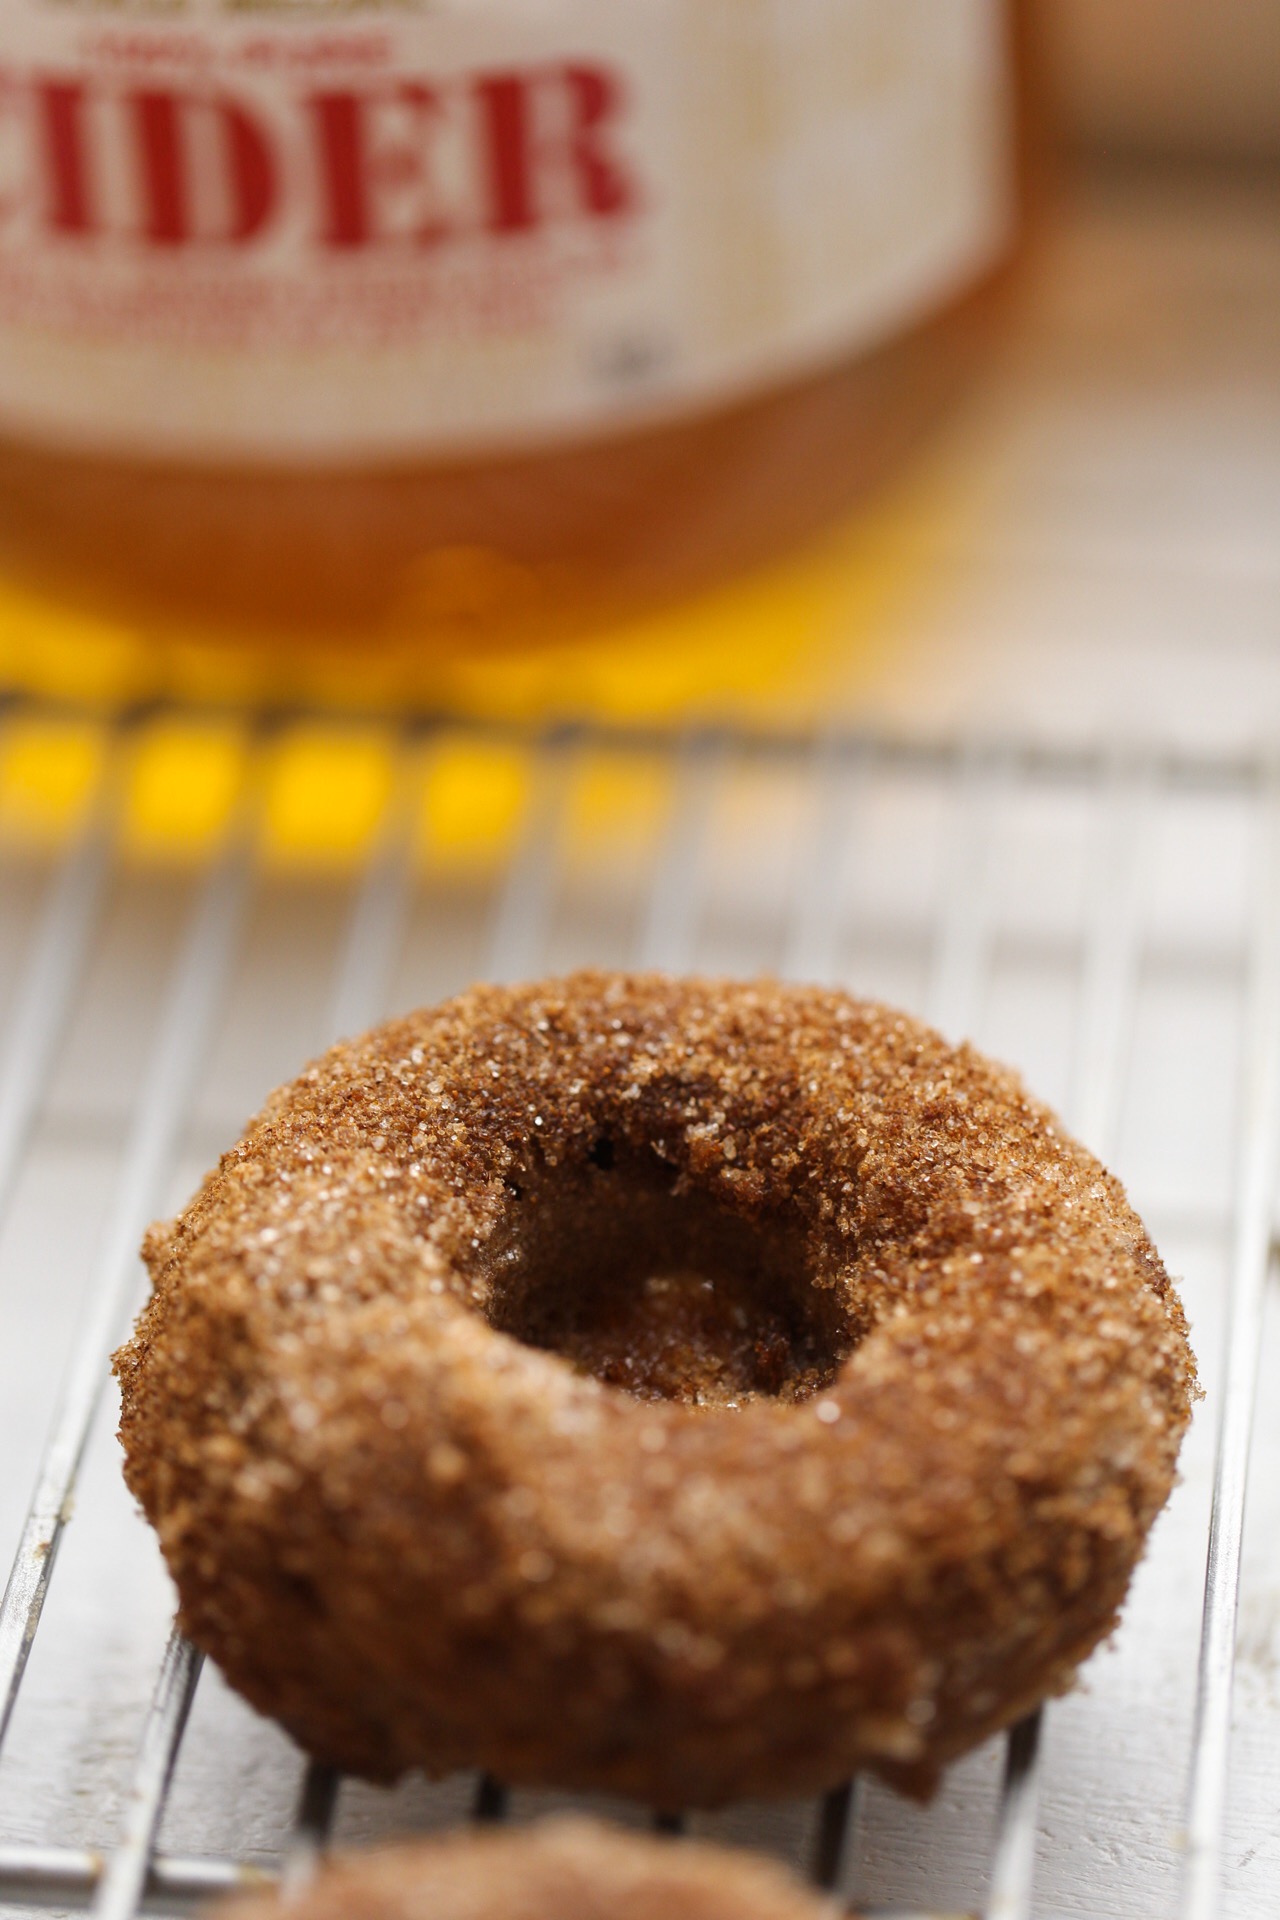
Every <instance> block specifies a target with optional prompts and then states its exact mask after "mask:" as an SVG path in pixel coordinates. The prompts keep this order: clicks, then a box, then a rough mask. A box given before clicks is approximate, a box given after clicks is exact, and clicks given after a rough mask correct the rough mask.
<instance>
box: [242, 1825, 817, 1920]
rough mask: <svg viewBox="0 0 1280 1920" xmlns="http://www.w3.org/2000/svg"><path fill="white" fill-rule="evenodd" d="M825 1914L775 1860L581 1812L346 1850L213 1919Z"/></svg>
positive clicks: (647, 1918) (797, 1918)
mask: <svg viewBox="0 0 1280 1920" xmlns="http://www.w3.org/2000/svg"><path fill="white" fill-rule="evenodd" d="M283 1913H287V1914H288V1915H289V1916H291V1920H293V1917H294V1916H296V1920H837V1915H839V1914H842V1913H843V1909H842V1908H838V1907H837V1905H836V1903H835V1901H833V1900H828V1899H822V1898H820V1897H819V1896H818V1895H816V1894H814V1893H811V1892H810V1891H809V1889H808V1888H806V1887H803V1886H801V1885H800V1883H799V1882H798V1881H797V1880H795V1879H794V1878H793V1877H792V1875H791V1874H789V1873H787V1872H786V1871H785V1870H784V1869H783V1868H782V1867H781V1866H779V1865H778V1864H777V1863H776V1862H775V1861H772V1860H765V1859H761V1858H757V1857H754V1856H752V1855H750V1854H746V1853H741V1852H738V1851H736V1850H735V1851H731V1850H730V1849H728V1848H725V1847H713V1846H708V1845H706V1844H705V1843H703V1842H701V1841H693V1840H680V1841H672V1840H659V1839H654V1838H650V1837H648V1836H644V1835H640V1834H635V1833H624V1832H621V1831H619V1830H618V1829H616V1828H610V1827H603V1826H597V1825H595V1824H594V1823H592V1822H590V1821H586V1820H563V1819H561V1820H548V1821H545V1822H543V1823H542V1824H541V1825H539V1826H536V1827H532V1828H530V1827H526V1828H523V1829H520V1828H506V1829H499V1830H496V1831H495V1830H494V1829H492V1828H490V1829H488V1830H484V1829H479V1830H477V1829H472V1830H471V1831H470V1832H461V1833H453V1834H450V1835H448V1836H447V1837H446V1838H444V1839H437V1840H426V1841H419V1842H417V1843H416V1844H413V1845H406V1846H397V1847H392V1848H388V1849H386V1850H385V1851H381V1850H380V1851H378V1852H376V1853H367V1854H364V1855H360V1854H351V1855H348V1856H347V1857H346V1858H341V1857H339V1858H338V1859H337V1860H336V1861H334V1862H333V1863H332V1864H330V1865H327V1866H326V1867H325V1868H324V1869H323V1871H322V1872H321V1874H320V1876H319V1878H318V1879H317V1880H316V1882H315V1883H314V1885H312V1886H311V1887H309V1888H308V1889H307V1891H306V1892H305V1893H304V1894H303V1895H301V1897H300V1898H298V1899H296V1900H291V1901H290V1902H289V1903H288V1905H287V1906H286V1904H285V1903H284V1902H283V1901H282V1900H281V1899H280V1897H279V1895H268V1896H258V1897H254V1898H252V1899H248V1900H235V1901H232V1902H230V1903H229V1904H227V1905H224V1906H222V1907H219V1909H218V1920H279V1916H280V1915H281V1914H283Z"/></svg>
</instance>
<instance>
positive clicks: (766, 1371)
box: [116, 973, 1194, 1807]
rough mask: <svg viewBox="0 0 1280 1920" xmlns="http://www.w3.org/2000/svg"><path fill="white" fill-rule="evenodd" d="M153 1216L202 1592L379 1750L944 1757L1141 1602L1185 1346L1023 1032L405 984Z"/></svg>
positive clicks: (179, 1512)
mask: <svg viewBox="0 0 1280 1920" xmlns="http://www.w3.org/2000/svg"><path fill="white" fill-rule="evenodd" d="M145 1252H146V1257H147V1261H148V1263H149V1265H150V1268H151V1273H152V1277H153V1281H154V1293H153V1297H152V1299H151V1302H150V1304H149V1306H148V1307H147V1308H146V1310H145V1312H144V1313H143V1315H142V1317H141V1319H140V1321H139V1323H138V1327H137V1330H136V1332H135V1335H134V1338H133V1340H132V1341H131V1342H130V1344H129V1345H127V1346H126V1347H125V1348H123V1349H122V1351H121V1352H120V1354H119V1355H118V1356H117V1360H116V1366H117V1371H118V1373H119V1376H120V1382H121V1387H122V1391H123V1419H122V1426H121V1437H122V1440H123V1442H124V1448H125V1455H126V1474H127V1477H128V1481H129V1485H130V1486H131V1487H132V1489H133V1491H134V1493H135V1494H136V1495H137V1497H138V1499H139V1500H140V1501H141V1503H142V1505H143V1507H144V1509H145V1511H146V1513H147V1515H148V1516H149V1518H150V1520H151V1521H152V1524H153V1525H154V1526H155V1527H156V1529H157V1531H158V1533H159V1536H160V1541H161V1544H162V1547H163V1550H164V1554H165V1558H166V1559H167V1561H168V1564H169V1568H170V1570H171V1572H172V1574H173V1578H174V1580H175V1582H176V1584H177V1588H178V1592H179V1596H180V1602H181V1621H182V1625H183V1627H184V1628H185V1630H186V1632H187V1633H188V1634H189V1635H190V1636H191V1638H192V1639H193V1640H194V1641H195V1642H196V1643H197V1644H198V1645H199V1646H201V1647H203V1648H205V1649H206V1650H207V1651H208V1652H209V1653H210V1654H212V1656H213V1657H214V1658H215V1659H216V1660H217V1662H218V1663H219V1665H220V1666H221V1667H222V1669H223V1672H224V1673H225V1674H226V1676H227V1678H228V1679H229V1680H230V1682H231V1683H232V1685H233V1686H235V1687H237V1688H238V1689H239V1690H240V1691H241V1692H242V1693H244V1694H245V1695H246V1696H247V1697H248V1699H249V1700H251V1701H252V1702H253V1703H254V1704H255V1705H256V1706H257V1707H259V1708H260V1709H262V1710H263V1711H264V1712H267V1713H270V1714H273V1715H274V1716H275V1717H276V1718H277V1719H278V1720H280V1721H281V1722H282V1723H283V1724H284V1726H285V1727H287V1728H288V1729H289V1731H290V1732H291V1733H292V1734H293V1735H294V1737H295V1738H296V1739H297V1740H298V1741H299V1742H300V1743H301V1744H302V1746H303V1747H305V1748H306V1749H307V1750H308V1751H309V1752H310V1753H312V1754H313V1755H315V1756H317V1757H318V1758H319V1759H321V1760H324V1761H327V1762H330V1763H333V1764H335V1765H338V1766H341V1767H343V1768H346V1769H348V1770H350V1771H352V1772H355V1773H359V1774H364V1775H367V1776H370V1777H374V1778H390V1777H392V1776H395V1775H397V1774H399V1773H400V1772H402V1771H403V1770H405V1769H407V1768H410V1767H418V1766H421V1767H425V1768H427V1769H428V1770H429V1771H431V1772H433V1773H442V1772H445V1771H448V1770H452V1769H454V1768H458V1767H464V1766H484V1767H487V1768H488V1769H490V1770H491V1771H492V1772H493V1773H495V1774H497V1775H498V1776H499V1777H501V1778H505V1779H507V1780H509V1781H512V1782H516V1783H523V1784H528V1785H557V1786H568V1787H594V1788H601V1789H610V1790H615V1791H618V1792H621V1793H625V1794H629V1795H634V1796H638V1797H642V1798H644V1799H646V1800H648V1801H650V1802H652V1803H653V1804H655V1805H658V1806H664V1807H677V1806H698V1805H702V1806H708V1805H716V1804H719V1803H722V1802H724V1801H726V1800H729V1799H732V1798H735V1797H738V1796H742V1795H786V1794H799V1793H804V1792H809V1791H815V1790H818V1789H821V1788H824V1787H827V1786H830V1785H831V1784H832V1783H833V1782H835V1781H838V1780H839V1779H841V1778H843V1777H844V1776H846V1775H848V1774H850V1773H852V1772H853V1771H854V1770H855V1769H857V1768H859V1767H863V1766H869V1767H873V1768H875V1769H877V1770H879V1771H880V1772H881V1773H883V1774H885V1775H886V1776H887V1777H889V1778H891V1779H894V1780H896V1781H897V1782H899V1783H900V1784H902V1785H903V1786H905V1787H906V1788H907V1789H908V1790H911V1791H915V1792H918V1793H928V1792H929V1791H930V1790H931V1789H932V1787H933V1785H934V1783H935V1782H936V1778H937V1773H938V1769H939V1768H940V1766H941V1765H942V1764H943V1763H944V1762H945V1761H947V1760H948V1759H949V1758H950V1757H951V1756H953V1755H955V1754H958V1753H960V1752H962V1751H963V1750H964V1749H966V1748H968V1747H970V1746H972V1745H973V1743H974V1742H975V1741H977V1740H979V1739H981V1738H982V1737H983V1736H984V1735H985V1734H987V1733H989V1732H990V1731H991V1730H992V1729H994V1728H997V1727H1000V1726H1003V1725H1005V1724H1007V1723H1008V1722H1010V1721H1011V1720H1013V1719H1014V1718H1015V1717H1016V1716H1017V1715H1019V1714H1021V1713H1023V1712H1024V1711H1025V1710H1026V1709H1027V1708H1028V1707H1029V1706H1030V1705H1031V1704H1032V1703H1033V1702H1034V1701H1036V1700H1039V1699H1040V1698H1041V1697H1043V1696H1044V1695H1045V1694H1046V1693H1050V1692H1054V1691H1060V1690H1062V1689H1063V1688H1065V1687H1066V1686H1067V1685H1068V1684H1069V1682H1070V1679H1071V1676H1072V1674H1073V1672H1074V1670H1075V1668H1076V1666H1077V1665H1078V1663H1079V1662H1080V1660H1081V1659H1082V1658H1083V1657H1084V1656H1085V1654H1087V1653H1088V1652H1089V1650H1090V1648H1091V1647H1093V1646H1094V1645H1095V1643H1096V1642H1097V1641H1098V1640H1099V1639H1100V1638H1101V1637H1102V1636H1103V1635H1104V1634H1106V1633H1107V1632H1108V1631H1109V1630H1110V1628H1111V1627H1112V1626H1113V1624H1114V1622H1115V1619H1116V1612H1117V1608H1118V1607H1119V1604H1120V1602H1121V1600H1122V1598H1123V1596H1124V1593H1125V1589H1126V1587H1127V1584H1128V1581H1129V1576H1130V1574H1131V1572H1132V1570H1133V1567H1134V1565H1135V1562H1136V1561H1137V1559H1138V1557H1139V1555H1140V1553H1141V1551H1142V1546H1143V1541H1144V1539H1145V1536H1146V1533H1147V1530H1148V1528H1149V1527H1150V1525H1151V1522H1152V1520H1153V1518H1154V1517H1155V1515H1156V1513H1157V1512H1158V1511H1159V1509H1160V1507H1161V1506H1162V1504H1163V1502H1164V1500H1165V1498H1166V1496H1167V1495H1168V1492H1169V1489H1170V1486H1171V1484H1172V1480H1173V1474H1174V1463H1175V1458H1176V1455H1177V1451H1178V1446H1179V1442H1180V1439H1181V1436H1182V1433H1183V1430H1184V1428H1185V1426H1186V1423H1187V1420H1188V1416H1189V1410H1190V1403H1191V1399H1192V1396H1193V1392H1194V1364H1193V1361H1192V1358H1191V1354H1190V1352H1189V1349H1188V1346H1187V1340H1186V1333H1185V1326H1184V1321H1183V1315H1182V1310H1181V1307H1180V1306H1179V1303H1178V1300H1177V1296H1176V1294H1175V1293H1174V1291H1173V1289H1172V1288H1171V1286H1170V1283H1169V1280H1168V1278H1167V1276H1166V1274H1165V1271H1164V1268H1163V1267H1162V1265H1161V1263H1160V1260H1159V1258H1158V1257H1157V1255H1156V1253H1155V1251H1154V1249H1153V1247H1152V1246H1151V1243H1150V1241H1149V1240H1148V1238H1147V1236H1146V1234H1145V1232H1144V1231H1143V1228H1142V1225H1141V1222H1140V1221H1139V1220H1138V1219H1137V1217H1136V1215H1135V1214H1134V1213H1133V1212H1132V1211H1131V1209H1130V1207H1129V1206H1128V1204H1127V1202H1126V1200H1125V1197H1124V1194H1123V1192H1122V1190H1121V1189H1120V1187H1119V1186H1118V1185H1117V1183H1116V1182H1115V1181H1114V1180H1113V1179H1111V1178H1110V1176H1109V1175H1108V1174H1106V1173H1105V1172H1104V1171H1103V1169H1102V1168H1101V1167H1100V1166H1099V1165H1098V1163H1097V1162H1096V1161H1095V1160H1093V1159H1092V1158H1091V1157H1090V1155H1089V1154H1087V1153H1086V1152H1085V1151H1084V1149H1083V1148H1081V1147H1080V1146H1078V1145H1077V1144H1076V1143H1075V1142H1074V1141H1072V1140H1071V1139H1070V1138H1069V1137H1067V1135H1065V1134H1064V1133H1063V1131H1062V1129H1061V1127H1060V1126H1059V1125H1058V1124H1057V1122H1056V1121H1055V1120H1054V1118H1053V1116H1052V1114H1050V1113H1049V1112H1048V1111H1047V1110H1046V1109H1045V1108H1044V1107H1043V1106H1040V1105H1039V1104H1037V1103H1036V1102H1035V1101H1033V1100H1032V1099H1030V1098H1029V1097H1028V1095H1027V1094H1026V1093H1025V1092H1024V1090H1023V1088H1022V1086H1021V1084H1020V1082H1019V1081H1018V1080H1017V1079H1016V1078H1015V1077H1014V1076H1013V1075H1012V1074H1010V1073H1008V1072H1006V1071H1004V1070H1003V1069H1001V1068H1000V1067H997V1066H993V1065H992V1064H991V1063H990V1062H989V1061H987V1060H985V1059H983V1058H982V1057H981V1056H980V1055H979V1054H977V1053H975V1052H974V1051H972V1049H970V1048H969V1047H958V1048H957V1047H952V1046H949V1045H948V1044H946V1043H945V1042H944V1041H943V1040H941V1039H940V1038H939V1037H938V1035H937V1034H935V1033H933V1032H931V1031H930V1030H929V1029H928V1028H927V1027H924V1026H922V1025H921V1024H920V1023H919V1022H917V1021H915V1020H911V1019H908V1018H906V1017H905V1016H903V1015H902V1014H899V1013H894V1012H891V1011H889V1010H888V1009H886V1008H884V1007H881V1006H876V1005H872V1004H869V1003H866V1002H861V1001H858V1000H854V999H851V998H849V997H848V996H846V995H844V994H842V993H837V992H826V991H820V990H818V989H815V988H806V987H794V986H784V985H779V984H776V983H772V982H765V983H758V984H754V985H741V984H735V983H730V982H726V981H711V980H672V979H667V978H664V977H661V976H658V975H642V976H626V975H611V974H603V973H579V974H575V975H573V976H571V977H570V978H568V979H564V980H552V981H548V982H544V983H542V984H539V985H535V986H523V987H511V988H506V987H480V988H476V989H475V990H474V991H472V992H469V993H466V994H463V995H462V996H461V997H460V998H458V999H456V1000H452V1001H449V1002H447V1003H446V1004H445V1005H443V1006H440V1007H435V1008H432V1009H429V1010H427V1011H425V1012H421V1013H415V1014H411V1015H409V1016H407V1017H406V1018H403V1019H397V1020H392V1021H389V1022H388V1023H387V1024H386V1025H385V1026H382V1027H379V1028H377V1029H376V1030H375V1031H374V1032H372V1033H370V1034H368V1035H366V1036H365V1037H364V1038H363V1039H361V1040H358V1041H355V1042H352V1043H350V1044H343V1045H341V1046H337V1047H334V1048H333V1049H332V1050H331V1051H330V1052H329V1053H327V1054H326V1055H325V1056H324V1057H323V1058H322V1059H321V1060H320V1061H319V1062H318V1063H317V1064H316V1065H314V1066H312V1067H311V1068H309V1069H308V1071H307V1072H305V1073H304V1074H303V1075H302V1077H301V1078H300V1079H298V1080H296V1081H294V1082H293V1084H292V1085H291V1086H287V1087H285V1088H283V1089H282V1090H281V1091H279V1092H278V1093H276V1094H275V1095H273V1097H272V1098H271V1100H270V1101H269V1102H268V1104H267V1106H266V1108H265V1109H264V1111H263V1113H262V1114H261V1115H260V1116H259V1118H258V1119H257V1120H256V1121H255V1122H254V1123H253V1124H252V1126H251V1127H250V1128H249V1131H248V1132H247V1134H246V1135H245V1137H244V1139H243V1140H242V1141H241V1142H240V1143H239V1145H238V1146H236V1147H234V1148H233V1149H232V1150H231V1152H230V1153H228V1154H226V1155H225V1156H224V1158H223V1160H222V1162H221V1164H220V1166H219V1167H218V1168H217V1169H216V1171H215V1172H213V1173H212V1174H211V1175H210V1176H209V1177H208V1179H207V1180H206V1181H205V1183H204V1186H203V1187H202V1189H201V1191H200V1192H199V1194H198V1195H197V1196H196V1198H195V1199H194V1200H193V1201H192V1203H191V1205H190V1206H189V1207H188V1208H187V1210H186V1211H185V1212H184V1213H183V1214H181V1215H180V1216H179V1218H178V1219H177V1220H176V1221H174V1222H173V1223H171V1224H170V1225H167V1226H161V1227H156V1228H153V1229H152V1231H151V1233H150V1235H149V1236H148V1239H147V1243H146V1248H145Z"/></svg>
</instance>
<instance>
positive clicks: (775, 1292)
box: [482, 1134, 859, 1407]
mask: <svg viewBox="0 0 1280 1920" xmlns="http://www.w3.org/2000/svg"><path fill="white" fill-rule="evenodd" d="M507 1193H508V1204H507V1211H506V1215H505V1217H504V1220H503V1223H502V1227H501V1229H500V1231H499V1232H498V1233H497V1234H496V1235H495V1236H494V1239H493V1240H492V1241H491V1242H490V1245H489V1248H488V1251H487V1258H486V1262H485V1265H486V1272H485V1274H484V1286H483V1288H482V1293H483V1301H484V1305H483V1311H484V1314H485V1317H486V1319H487V1320H488V1321H489V1324H490V1325H491V1326H492V1327H494V1328H495V1329H497V1330H498V1331H499V1332H501V1333H506V1334H509V1335H510V1336H511V1337H512V1338H514V1339H516V1340H519V1341H521V1342H523V1344H524V1345H526V1346H529V1347H537V1348H540V1349H542V1350H543V1351H545V1352H551V1353H558V1354H560V1355H562V1356H563V1358H564V1359H566V1360H568V1361H569V1362H570V1363H571V1365H573V1366H574V1367H575V1368H576V1369H577V1370H578V1371H579V1372H582V1373H589V1374H594V1375H595V1376H596V1378H597V1379H599V1380H603V1381H605V1382H606V1383H607V1384H608V1385H609V1386H612V1387H619V1388H622V1389H624V1390H625V1391H626V1392H628V1393H631V1394H633V1395H634V1396H635V1397H636V1398H637V1399H639V1400H681V1401H685V1402H687V1403H690V1404H693V1405H699V1406H720V1407H734V1406H740V1405H741V1404H742V1403H743V1402H745V1401H753V1400H759V1399H778V1400H801V1399H806V1398H807V1397H808V1396H809V1395H810V1394H814V1393H817V1392H820V1391H821V1389H822V1388H823V1387H825V1386H828V1385H829V1384H830V1383H831V1381H832V1380H833V1378H834V1377H835V1375H836V1373H837V1372H838V1371H839V1368H840V1366H841V1365H842V1363H843V1361H844V1359H845V1358H846V1356H847V1355H848V1353H849V1352H850V1350H851V1348H852V1347H853V1346H854V1344H855V1343H856V1339H857V1336H858V1332H859V1329H858V1327H857V1325H856V1318H855V1316H854V1315H853V1314H852V1313H851V1312H850V1311H849V1309H848V1307H847V1304H846V1301H845V1298H844V1295H843V1293H842V1291H841V1289H840V1288H839V1286H838V1285H835V1284H830V1283H828V1284H822V1283H821V1282H820V1278H819V1276H817V1275H815V1274H814V1272H813V1271H812V1257H811V1254H810V1251H809V1248H808V1242H807V1237H806V1235H805V1234H804V1233H803V1232H802V1230H801V1228H800V1226H799V1224H798V1223H796V1222H794V1221H787V1220H779V1219H765V1220H764V1221H757V1220H748V1219H745V1218H743V1217H742V1216H741V1215H740V1214H737V1213H734V1212H732V1211H731V1210H730V1209H729V1208H728V1207H726V1206H725V1205H724V1204H723V1203H722V1202H720V1201H719V1200H717V1199H716V1198H715V1197H714V1196H712V1195H710V1194H707V1193H704V1192H700V1191H698V1190H696V1189H694V1190H690V1189H688V1188H687V1187H685V1186H683V1185H679V1184H677V1182H676V1178H675V1174H674V1170H673V1169H671V1168H670V1167H667V1166H665V1165H664V1164H663V1163H662V1162H660V1161H658V1160H657V1158H656V1156H655V1155H653V1154H649V1155H646V1156H639V1155H636V1154H635V1153H634V1152H630V1151H627V1150H625V1149H624V1148H623V1147H622V1146H620V1145H619V1144H618V1143H616V1142H615V1141H614V1140H613V1139H611V1138H610V1137H609V1136H608V1135H607V1134H602V1135H600V1136H599V1138H598V1139H597V1140H596V1141H595V1142H594V1144H593V1145H592V1146H591V1148H590V1149H589V1151H588V1153H587V1157H586V1165H585V1166H581V1167H578V1168H558V1169H551V1168H544V1169H541V1170H539V1171H536V1172H535V1173H533V1174H529V1173H528V1172H527V1171H526V1172H524V1173H522V1174H521V1175H520V1177H519V1178H518V1179H517V1180H515V1181H511V1180H509V1181H508V1182H507Z"/></svg>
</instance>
